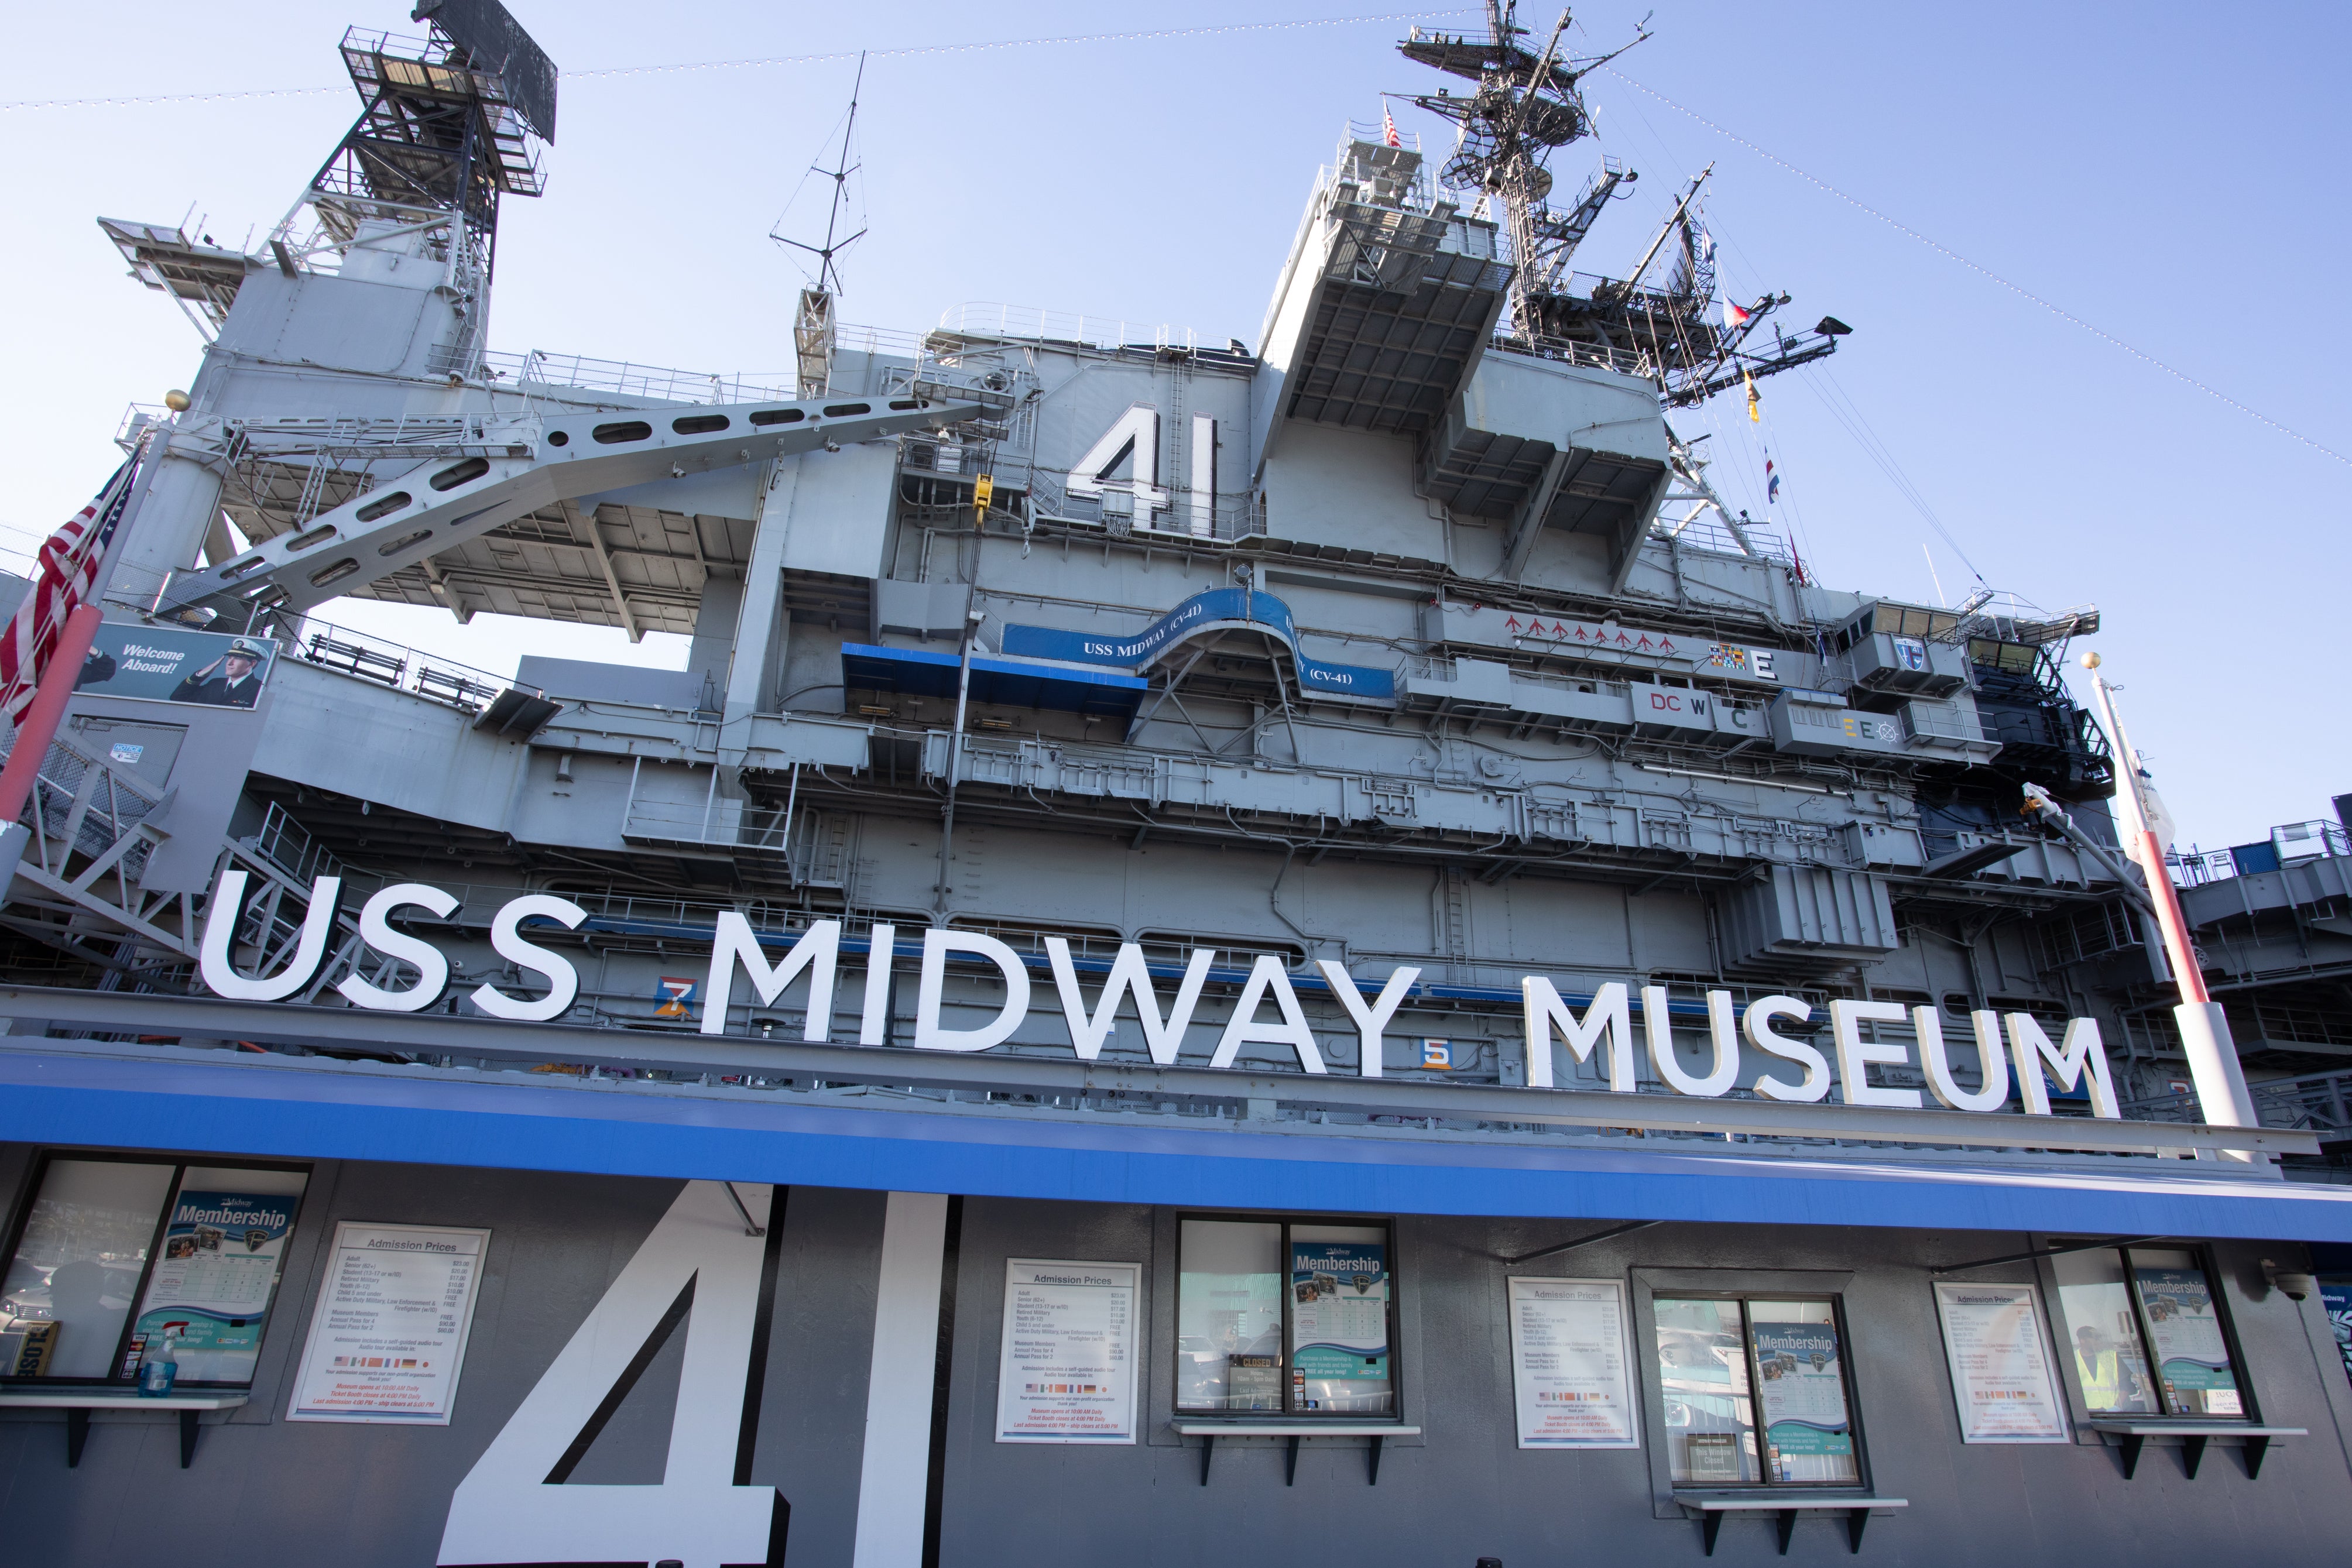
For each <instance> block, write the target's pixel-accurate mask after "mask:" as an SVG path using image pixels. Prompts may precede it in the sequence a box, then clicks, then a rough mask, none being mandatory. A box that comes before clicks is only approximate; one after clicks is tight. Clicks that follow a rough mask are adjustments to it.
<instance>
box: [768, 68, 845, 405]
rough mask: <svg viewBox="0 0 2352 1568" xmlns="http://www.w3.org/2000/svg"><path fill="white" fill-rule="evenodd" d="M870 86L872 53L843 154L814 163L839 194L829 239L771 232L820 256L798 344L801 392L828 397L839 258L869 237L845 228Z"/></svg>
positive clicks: (798, 324) (805, 294)
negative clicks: (863, 96)
mask: <svg viewBox="0 0 2352 1568" xmlns="http://www.w3.org/2000/svg"><path fill="white" fill-rule="evenodd" d="M865 87H866V56H865V55H864V54H863V53H860V54H859V55H858V57H857V75H856V79H855V80H853V81H852V82H851V84H850V89H849V113H848V115H847V117H846V118H845V120H843V121H842V126H841V156H840V158H839V159H838V160H837V161H836V162H835V164H834V166H833V167H832V168H830V169H828V168H826V167H825V166H824V164H822V163H818V164H813V165H811V167H810V172H811V173H815V174H822V175H824V177H825V178H826V179H828V180H830V181H832V182H833V200H832V202H831V204H829V206H828V207H827V209H826V212H825V216H824V244H823V245H810V244H809V243H808V242H807V241H805V240H797V239H793V237H791V236H790V235H781V234H774V233H771V234H770V235H768V237H769V238H770V239H772V240H774V241H775V242H776V243H777V244H779V245H788V246H792V247H793V249H794V250H804V251H806V252H808V253H809V254H810V255H811V256H814V257H816V280H815V281H814V283H813V284H811V285H810V287H806V288H803V289H802V290H801V301H800V309H799V311H798V313H797V314H796V315H795V316H794V317H793V350H794V351H795V352H796V353H797V354H798V355H799V357H800V382H801V395H802V396H803V397H822V396H823V395H824V392H826V390H827V388H828V384H829V383H830V382H831V381H832V380H833V348H834V328H835V312H834V302H835V300H836V299H838V298H840V295H841V268H840V267H839V265H838V263H837V260H836V258H837V257H838V256H840V255H841V253H842V252H844V251H845V250H847V249H848V248H849V247H850V246H853V245H856V243H857V242H858V241H859V240H861V239H864V238H865V237H866V230H865V228H864V227H863V226H860V227H859V229H858V231H857V232H856V234H854V235H849V236H848V237H846V238H840V237H837V236H839V235H840V233H841V221H842V210H843V208H844V207H845V206H846V205H847V204H848V198H849V177H850V176H851V175H852V174H855V173H856V172H858V171H859V170H860V169H861V168H863V167H864V165H863V164H859V163H853V162H850V148H851V144H852V141H851V139H852V138H853V137H855V136H856V133H857V99H858V95H859V93H860V92H862V91H863V90H864V89H865Z"/></svg>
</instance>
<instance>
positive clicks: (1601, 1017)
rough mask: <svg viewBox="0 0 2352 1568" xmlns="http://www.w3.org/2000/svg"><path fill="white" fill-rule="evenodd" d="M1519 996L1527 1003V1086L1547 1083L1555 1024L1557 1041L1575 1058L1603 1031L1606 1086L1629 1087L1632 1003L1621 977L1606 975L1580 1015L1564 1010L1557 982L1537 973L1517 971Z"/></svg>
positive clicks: (1585, 1054) (1626, 1090)
mask: <svg viewBox="0 0 2352 1568" xmlns="http://www.w3.org/2000/svg"><path fill="white" fill-rule="evenodd" d="M1519 996H1520V998H1521V1000H1522V1001H1523V1002H1524V1003H1525V1005H1526V1009H1527V1020H1528V1087H1529V1088H1531V1089H1549V1088H1550V1087H1551V1086H1552V1075H1551V1031H1552V1030H1554V1029H1557V1030H1559V1039H1560V1043H1561V1044H1562V1045H1565V1046H1567V1047H1568V1049H1569V1053H1570V1055H1572V1056H1574V1057H1575V1058H1576V1060H1577V1061H1590V1060H1591V1056H1592V1049H1593V1047H1594V1046H1596V1045H1598V1044H1599V1043H1600V1042H1601V1035H1602V1034H1604V1033H1606V1034H1607V1035H1608V1037H1609V1088H1610V1091H1611V1092H1612V1093H1617V1094H1631V1093H1633V1092H1634V1076H1633V1007H1632V1005H1631V1003H1630V1002H1629V1001H1628V1000H1627V998H1626V994H1625V986H1624V983H1623V982H1622V981H1621V980H1612V981H1610V982H1609V983H1608V984H1607V985H1605V986H1603V987H1601V988H1600V989H1599V990H1597V991H1595V992H1593V993H1592V1005H1591V1007H1589V1008H1587V1009H1584V1017H1583V1019H1581V1020H1580V1019H1578V1018H1577V1017H1576V1015H1575V1014H1574V1013H1571V1012H1570V1011H1569V1010H1568V1003H1567V1002H1565V1001H1563V1000H1561V999H1560V994H1559V988H1557V987H1555V986H1554V985H1553V984H1552V983H1551V982H1550V981H1549V980H1547V979H1545V978H1544V977H1541V976H1540V975H1526V976H1522V977H1520V979H1519Z"/></svg>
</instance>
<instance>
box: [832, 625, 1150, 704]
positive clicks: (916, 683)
mask: <svg viewBox="0 0 2352 1568" xmlns="http://www.w3.org/2000/svg"><path fill="white" fill-rule="evenodd" d="M961 663H962V661H961V658H960V657H959V656H958V655H956V654H953V653H930V652H928V651H926V650H924V649H920V648H884V647H878V646H877V645H875V644H874V643H843V644H842V645H841V684H842V685H844V686H845V687H848V688H849V689H850V690H852V691H868V692H888V693H891V694H894V695H903V696H920V697H951V696H953V695H956V680H957V672H958V668H959V666H960V665H961ZM1149 689H1150V684H1149V683H1148V682H1145V681H1142V680H1139V679H1138V678H1137V677H1135V676H1133V675H1121V674H1113V673H1111V672H1110V671H1108V670H1074V669H1070V668H1067V667H1066V666H1064V665H1060V664H1039V663H1037V662H1035V661H1034V660H1030V659H1007V658H1003V657H1000V656H998V655H995V654H987V653H982V654H976V655H974V656H973V658H972V661H971V697H972V700H973V701H974V702H982V703H996V704H1001V705H1002V706H1006V707H1031V708H1047V709H1051V710H1053V711H1054V712H1056V713H1080V714H1093V715H1096V716H1102V717H1109V718H1132V717H1133V716H1135V710H1136V709H1137V708H1138V707H1139V706H1141V705H1142V702H1143V694H1144V693H1145V692H1146V691H1148V690H1149Z"/></svg>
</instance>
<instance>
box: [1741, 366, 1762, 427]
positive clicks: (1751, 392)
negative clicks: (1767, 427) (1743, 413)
mask: <svg viewBox="0 0 2352 1568" xmlns="http://www.w3.org/2000/svg"><path fill="white" fill-rule="evenodd" d="M1739 379H1740V380H1741V381H1744V382H1747V383H1748V423H1751V424H1761V423H1764V402H1763V400H1762V399H1761V398H1759V397H1758V396H1757V395H1756V378H1755V377H1754V376H1751V375H1749V374H1748V372H1747V371H1740V372H1739Z"/></svg>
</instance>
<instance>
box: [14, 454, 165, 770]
mask: <svg viewBox="0 0 2352 1568" xmlns="http://www.w3.org/2000/svg"><path fill="white" fill-rule="evenodd" d="M138 465H139V460H138V459H137V458H135V457H133V458H131V459H130V460H128V461H127V462H125V463H124V464H123V465H122V466H121V467H120V468H117V469H116V470H115V471H114V477H113V478H111V479H109V480H108V481H107V482H106V487H105V488H104V489H102V490H100V492H99V493H98V495H97V497H96V498H95V499H93V500H92V501H91V502H90V504H89V506H87V507H83V508H82V509H81V510H80V511H79V512H78V513H76V514H75V515H74V517H73V519H72V520H71V521H69V522H68V523H67V524H66V526H65V527H63V528H59V529H58V531H57V532H56V533H53V534H51V535H50V536H49V538H48V541H47V543H45V544H44V545H42V546H41V551H40V557H39V560H40V570H39V571H38V572H37V573H36V574H35V576H34V578H33V586H32V589H31V591H29V592H27V593H26V595H25V598H24V601H23V602H22V603H20V604H18V605H17V606H16V615H15V617H14V618H13V619H11V620H10V621H9V622H8V626H7V629H6V630H5V632H0V714H5V716H7V719H8V722H9V723H11V724H15V723H16V722H18V721H19V720H21V719H23V717H24V716H25V710H26V708H28V707H30V706H33V691H34V687H35V686H36V685H37V684H38V682H39V681H40V678H41V672H42V671H43V670H44V669H46V668H47V666H48V663H49V654H50V653H52V652H53V651H54V650H55V649H56V647H57V645H58V632H60V631H62V630H63V629H64V627H65V623H66V617H67V616H68V615H71V614H72V613H73V612H74V609H75V607H76V606H78V605H79V604H80V603H81V601H83V600H85V599H87V598H89V595H90V594H91V593H92V592H93V591H96V589H97V586H98V566H99V562H100V559H102V558H103V557H104V556H105V554H106V547H107V544H108V542H109V541H110V540H111V539H112V538H114V529H115V525H116V524H118V523H120V522H121V521H122V508H123V506H124V504H125V503H126V502H128V501H129V500H130V499H131V474H132V472H133V471H134V470H135V469H136V468H137V467H138Z"/></svg>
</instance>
